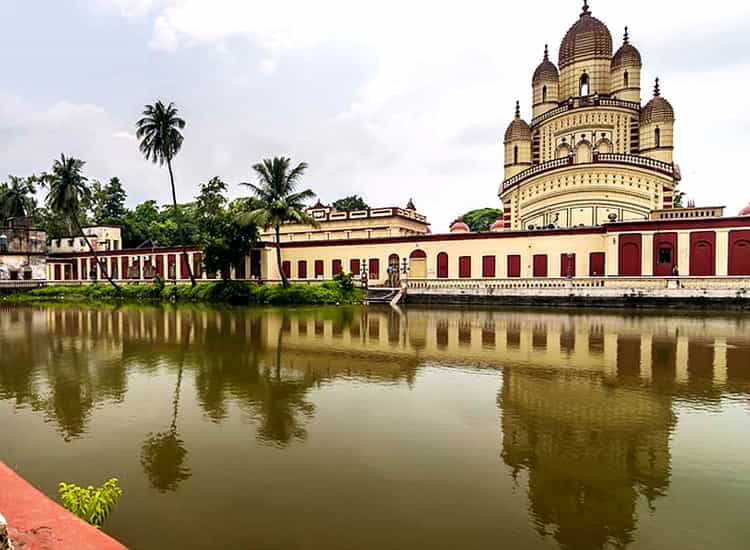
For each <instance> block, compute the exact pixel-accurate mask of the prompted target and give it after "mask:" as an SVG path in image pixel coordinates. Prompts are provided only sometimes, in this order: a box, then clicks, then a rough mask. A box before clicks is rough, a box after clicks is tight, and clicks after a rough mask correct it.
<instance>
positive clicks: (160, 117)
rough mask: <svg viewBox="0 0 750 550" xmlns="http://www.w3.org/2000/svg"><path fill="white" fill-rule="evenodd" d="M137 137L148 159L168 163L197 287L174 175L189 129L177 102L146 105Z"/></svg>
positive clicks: (177, 215) (177, 216) (182, 237)
mask: <svg viewBox="0 0 750 550" xmlns="http://www.w3.org/2000/svg"><path fill="white" fill-rule="evenodd" d="M136 128H137V129H136V136H137V137H138V139H139V140H140V144H139V148H140V150H141V153H143V155H144V156H145V157H146V160H151V161H153V162H154V163H157V162H158V163H159V165H160V166H164V164H165V163H166V165H167V168H168V169H169V182H170V184H171V185H172V204H173V205H174V216H175V222H176V223H177V225H178V227H179V228H180V241H181V242H180V245H181V246H182V257H183V259H184V261H185V265H186V266H187V269H188V275H190V282H191V284H192V285H193V286H195V276H194V275H193V270H192V269H191V268H190V262H189V261H188V255H187V249H186V248H185V233H184V230H183V229H184V228H183V227H182V224H181V223H180V221H181V220H180V210H179V209H178V208H177V193H176V191H175V186H174V173H173V172H172V159H174V157H175V155H177V153H179V152H180V149H181V148H182V142H183V140H184V138H183V136H182V133H181V132H180V130H182V129H184V128H185V121H184V120H183V119H182V118H180V117H179V116H177V107H175V104H174V103H170V104H169V105H164V103H162V102H161V101H157V102H156V103H154V104H153V105H146V106H145V107H144V109H143V117H142V118H141V119H140V120H138V122H137V123H136Z"/></svg>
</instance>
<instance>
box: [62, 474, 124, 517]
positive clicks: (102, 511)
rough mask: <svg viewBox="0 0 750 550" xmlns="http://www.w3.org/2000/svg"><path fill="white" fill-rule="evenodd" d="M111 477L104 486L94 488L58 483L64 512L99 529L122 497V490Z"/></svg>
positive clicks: (115, 479)
mask: <svg viewBox="0 0 750 550" xmlns="http://www.w3.org/2000/svg"><path fill="white" fill-rule="evenodd" d="M117 481H118V480H117V478H116V477H113V478H112V479H110V480H109V481H107V482H105V483H104V485H102V486H101V487H98V488H94V487H92V486H91V485H89V486H88V487H86V488H83V487H79V486H78V485H76V484H75V483H64V482H60V485H59V488H58V492H59V493H60V500H61V501H62V505H63V506H64V507H65V509H66V510H68V511H69V512H71V513H72V514H75V515H76V516H78V517H79V518H81V519H82V520H84V521H86V522H87V523H90V524H91V525H93V526H94V527H96V528H97V529H101V528H102V525H104V522H105V521H107V518H108V517H109V516H110V515H112V510H113V509H114V507H115V506H116V505H117V503H118V501H119V500H120V497H121V496H122V489H121V488H120V487H119V486H118V484H117Z"/></svg>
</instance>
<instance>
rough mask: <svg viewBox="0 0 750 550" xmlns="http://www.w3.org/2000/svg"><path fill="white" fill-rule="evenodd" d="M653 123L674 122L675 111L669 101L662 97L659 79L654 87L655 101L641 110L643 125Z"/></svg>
mask: <svg viewBox="0 0 750 550" xmlns="http://www.w3.org/2000/svg"><path fill="white" fill-rule="evenodd" d="M652 122H674V109H673V108H672V105H671V104H670V103H669V101H667V100H666V99H664V98H663V97H661V90H660V88H659V79H658V78H657V79H656V85H655V86H654V97H653V99H652V100H651V101H649V102H648V103H646V106H645V107H644V108H643V109H642V110H641V124H650V123H652Z"/></svg>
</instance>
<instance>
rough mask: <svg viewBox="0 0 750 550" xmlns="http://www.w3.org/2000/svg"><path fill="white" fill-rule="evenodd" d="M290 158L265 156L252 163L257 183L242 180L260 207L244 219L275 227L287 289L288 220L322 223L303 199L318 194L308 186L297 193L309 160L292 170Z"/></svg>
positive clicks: (282, 280) (277, 252)
mask: <svg viewBox="0 0 750 550" xmlns="http://www.w3.org/2000/svg"><path fill="white" fill-rule="evenodd" d="M290 163H291V160H290V159H288V158H286V157H274V158H273V159H264V160H263V162H261V163H259V164H255V165H253V170H254V171H255V173H256V175H257V176H258V184H257V185H256V184H254V183H244V182H243V183H242V185H246V186H248V187H249V188H250V189H252V191H253V193H254V194H255V197H256V199H257V201H258V202H257V206H256V208H255V209H254V210H251V211H250V212H249V213H248V214H247V215H246V216H245V221H247V222H248V223H253V224H255V225H257V226H259V227H262V228H263V229H266V230H268V229H269V228H271V227H273V229H274V232H275V233H276V263H277V265H278V268H279V273H280V274H281V282H282V284H283V285H284V288H286V287H288V286H289V281H288V280H287V277H286V274H285V273H284V270H283V269H282V265H281V242H280V237H279V234H280V231H281V226H282V224H285V223H290V222H291V223H305V224H308V225H312V226H313V227H318V226H319V225H320V224H318V222H317V221H316V220H315V219H314V218H313V217H312V216H311V215H309V214H308V213H307V212H306V211H305V208H306V207H305V204H304V202H305V201H306V200H308V199H311V198H313V197H314V196H315V194H314V193H313V192H312V191H310V190H309V189H305V190H304V191H300V192H298V193H297V192H295V190H296V188H297V185H298V184H299V180H300V178H301V177H302V174H303V173H304V172H305V170H306V169H307V163H305V162H300V163H299V164H298V165H297V166H296V167H294V168H293V169H291V170H290V169H289V166H290Z"/></svg>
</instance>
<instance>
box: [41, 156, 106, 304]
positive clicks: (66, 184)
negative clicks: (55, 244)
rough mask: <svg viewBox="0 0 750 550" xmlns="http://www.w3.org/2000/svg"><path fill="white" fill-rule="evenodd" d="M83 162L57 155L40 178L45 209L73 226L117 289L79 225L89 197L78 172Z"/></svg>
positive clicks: (86, 185) (86, 186)
mask: <svg viewBox="0 0 750 550" xmlns="http://www.w3.org/2000/svg"><path fill="white" fill-rule="evenodd" d="M84 164H86V163H85V162H84V161H82V160H80V159H77V158H73V157H66V156H65V155H60V159H59V160H56V161H55V163H54V164H53V165H52V173H51V174H42V176H41V178H40V179H41V181H42V182H43V184H44V185H46V186H47V187H48V188H49V192H48V193H47V208H49V209H50V211H52V212H54V213H56V214H57V215H59V216H60V217H62V218H65V219H67V220H69V221H70V222H71V223H72V224H73V225H74V226H75V228H76V229H77V230H78V233H80V234H81V237H83V240H84V241H86V245H87V246H88V247H89V250H90V251H91V254H92V256H93V257H94V260H95V261H96V263H97V264H99V269H101V270H102V273H104V276H105V277H106V278H107V280H108V281H109V283H110V284H111V285H112V286H113V287H115V289H116V290H117V291H118V292H120V287H119V286H118V285H117V283H115V282H114V281H113V280H112V277H110V275H109V270H108V269H107V266H106V265H105V264H104V262H103V261H102V260H101V258H99V256H98V255H97V254H96V250H95V249H94V247H93V246H92V244H91V241H90V240H89V238H88V236H87V235H86V234H85V233H84V232H83V227H82V226H81V220H80V214H81V202H83V201H86V200H88V199H89V197H90V194H91V190H90V189H89V187H88V183H87V179H86V177H85V176H84V175H83V174H82V173H81V171H82V170H83V166H84Z"/></svg>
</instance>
